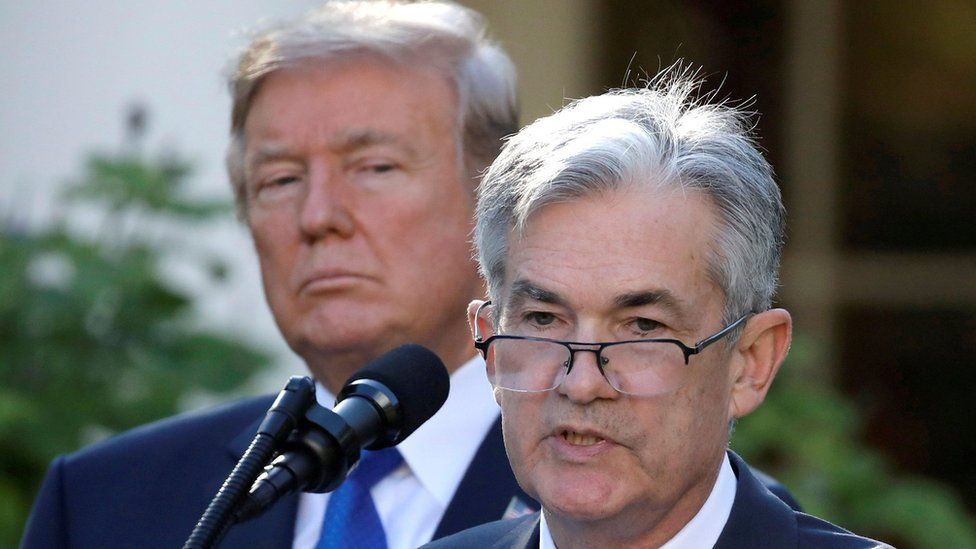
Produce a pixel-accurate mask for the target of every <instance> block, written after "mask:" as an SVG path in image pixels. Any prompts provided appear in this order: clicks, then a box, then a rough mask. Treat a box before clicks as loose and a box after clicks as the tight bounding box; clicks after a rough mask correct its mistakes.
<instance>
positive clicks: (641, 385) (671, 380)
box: [603, 341, 689, 396]
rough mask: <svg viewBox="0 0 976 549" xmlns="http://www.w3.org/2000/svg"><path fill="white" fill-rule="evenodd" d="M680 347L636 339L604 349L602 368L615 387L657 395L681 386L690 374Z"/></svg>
mask: <svg viewBox="0 0 976 549" xmlns="http://www.w3.org/2000/svg"><path fill="white" fill-rule="evenodd" d="M688 371H689V369H688V367H687V366H686V365H685V355H684V353H683V352H682V351H681V348H680V347H678V346H677V345H674V344H673V343H667V342H660V341H658V342H647V341H642V342H634V343H620V344H618V345H611V346H608V347H606V348H604V349H603V372H604V375H605V376H606V378H607V381H609V382H610V385H612V386H613V388H614V389H616V390H618V391H620V392H621V393H627V394H630V395H644V396H647V395H656V394H661V393H666V392H668V391H673V390H675V389H678V388H679V387H681V386H682V385H683V384H684V382H685V379H686V377H687V375H688Z"/></svg>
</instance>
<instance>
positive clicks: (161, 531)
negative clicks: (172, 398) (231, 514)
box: [21, 396, 272, 547]
mask: <svg viewBox="0 0 976 549" xmlns="http://www.w3.org/2000/svg"><path fill="white" fill-rule="evenodd" d="M271 402H272V397H271V396H265V397H256V398H249V399H245V400H241V401H237V402H233V403H230V404H226V405H222V406H218V407H215V408H213V409H210V410H207V411H203V412H192V413H187V414H181V415H179V416H174V417H171V418H167V419H164V420H160V421H157V422H154V423H150V424H148V425H144V426H142V427H137V428H135V429H132V430H130V431H127V432H125V433H122V434H120V435H117V436H114V437H112V438H109V439H107V440H104V441H102V442H99V443H96V444H93V445H91V446H89V447H86V448H83V449H81V450H79V451H77V452H74V453H72V454H69V455H66V456H61V457H58V458H56V459H55V460H54V461H53V462H52V463H51V466H50V467H49V468H48V472H47V475H46V477H45V479H44V482H43V483H42V485H41V489H40V492H39V495H38V497H37V499H36V500H35V502H34V508H33V510H32V512H31V516H30V518H29V519H28V523H27V527H26V529H25V532H24V537H23V539H22V540H21V544H22V547H66V546H68V541H69V540H70V545H71V546H72V547H125V546H129V547H133V546H146V545H145V543H146V540H157V537H158V539H159V540H160V545H159V546H163V543H166V542H169V544H170V546H173V545H177V546H178V545H180V544H181V543H182V542H183V541H184V540H185V539H186V535H188V534H189V531H190V530H192V528H193V525H194V524H195V523H196V519H197V518H198V517H199V515H200V514H201V513H202V512H203V509H205V508H206V504H207V503H208V502H209V500H210V498H211V497H212V496H213V494H215V493H216V490H217V489H218V488H219V487H220V483H221V482H222V481H223V479H224V477H225V476H226V475H227V473H228V472H229V471H230V469H231V468H232V467H233V465H234V463H235V462H236V457H235V456H234V451H233V448H234V447H235V446H236V445H237V444H238V441H237V440H236V439H237V438H238V437H240V436H241V435H246V433H245V430H247V428H248V426H249V425H251V424H252V423H255V422H256V421H257V420H258V419H260V418H261V417H262V416H263V413H264V411H265V410H267V408H268V407H269V406H270V404H271ZM241 438H242V441H241V443H242V444H244V445H245V446H246V444H247V442H249V438H248V439H247V440H243V439H244V438H247V437H246V436H245V437H241ZM162 540H165V541H162Z"/></svg>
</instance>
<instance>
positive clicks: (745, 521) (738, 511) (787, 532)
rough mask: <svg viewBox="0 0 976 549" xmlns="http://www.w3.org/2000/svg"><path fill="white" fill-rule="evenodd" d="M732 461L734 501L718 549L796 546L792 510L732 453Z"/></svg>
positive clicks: (794, 522) (730, 459)
mask: <svg viewBox="0 0 976 549" xmlns="http://www.w3.org/2000/svg"><path fill="white" fill-rule="evenodd" d="M729 462H730V463H731V464H732V469H733V470H734V471H735V474H736V476H737V477H738V481H737V483H736V489H735V501H734V502H733V503H732V512H731V513H730V514H729V519H728V521H726V523H725V528H724V529H723V530H722V535H721V536H719V538H718V542H716V543H715V548H716V549H738V548H743V549H745V548H752V547H796V545H797V536H798V533H797V524H796V515H795V514H794V512H793V510H792V509H790V508H789V507H788V506H787V505H786V504H785V503H783V502H782V501H781V500H780V499H779V498H777V497H776V496H775V495H773V494H772V492H770V491H769V490H767V489H766V487H765V486H763V485H762V484H761V483H760V482H759V481H758V480H756V478H755V477H754V476H753V475H752V472H751V471H750V470H749V466H748V465H746V463H745V462H744V461H742V458H740V457H739V456H737V455H736V454H735V453H734V452H732V451H729Z"/></svg>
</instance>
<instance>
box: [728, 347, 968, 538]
mask: <svg viewBox="0 0 976 549" xmlns="http://www.w3.org/2000/svg"><path fill="white" fill-rule="evenodd" d="M804 343H805V342H804V341H803V340H802V339H800V340H799V341H797V342H796V343H795V344H794V346H793V350H792V351H791V354H790V358H789V360H788V361H787V362H788V363H787V364H785V365H784V366H783V367H782V368H781V369H780V373H779V375H778V376H777V378H776V382H775V383H774V384H773V388H772V390H771V391H770V393H769V395H768V396H767V398H766V402H764V403H763V405H762V406H760V407H759V409H758V410H756V412H754V413H753V414H751V415H750V416H748V417H746V418H744V419H743V420H742V421H741V422H740V423H739V425H738V426H737V428H736V431H735V433H734V435H733V437H732V447H733V448H734V449H735V450H736V451H737V452H739V453H740V454H742V455H743V457H745V458H746V459H747V460H748V461H749V462H750V463H752V464H753V465H755V466H757V467H759V468H761V469H763V470H765V471H767V472H769V473H770V474H772V475H773V476H775V477H776V478H777V479H779V480H780V481H781V482H783V483H784V484H785V485H786V486H788V487H789V489H790V491H791V492H792V493H793V495H794V496H796V498H797V499H798V500H799V501H800V503H801V505H803V507H804V510H805V511H806V512H808V513H810V514H812V515H815V516H818V517H822V518H825V519H827V520H829V521H831V522H834V523H835V524H839V525H841V526H843V527H845V528H847V529H849V530H852V531H854V532H857V533H859V534H862V535H866V536H870V537H874V538H877V539H881V540H884V541H887V542H888V543H891V544H892V545H895V546H896V547H899V548H902V549H907V548H919V549H921V548H929V547H932V548H935V547H940V548H941V547H954V548H966V547H968V548H976V522H974V520H973V519H972V517H970V516H968V515H967V514H966V512H965V509H964V507H963V505H962V503H961V500H960V499H959V498H958V496H956V494H954V493H953V492H952V490H950V489H949V488H947V487H946V486H944V485H942V484H939V483H937V482H935V481H932V480H930V479H926V478H922V477H918V476H913V475H909V474H905V473H902V472H899V471H898V470H897V469H896V468H895V467H894V466H893V465H892V464H890V463H888V462H887V461H886V460H885V458H884V457H883V456H882V455H881V454H880V453H879V452H877V451H875V450H872V449H870V448H868V447H867V446H866V445H864V444H862V443H860V442H858V440H859V434H860V430H861V425H860V423H859V421H858V411H857V410H856V409H855V408H854V407H853V406H852V405H851V404H850V402H849V401H848V400H847V399H845V398H844V397H843V396H842V395H841V394H840V393H839V392H838V391H837V390H835V389H833V388H832V387H830V386H829V385H828V384H827V381H826V380H825V379H824V376H823V375H822V374H818V372H817V371H816V365H815V360H814V359H813V354H814V353H813V350H812V348H810V347H809V346H807V345H804Z"/></svg>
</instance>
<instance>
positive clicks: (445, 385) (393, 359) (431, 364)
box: [346, 343, 451, 440]
mask: <svg viewBox="0 0 976 549" xmlns="http://www.w3.org/2000/svg"><path fill="white" fill-rule="evenodd" d="M357 379H372V380H375V381H378V382H380V383H382V384H383V385H386V387H387V388H389V389H390V391H392V392H393V394H394V395H396V397H397V399H398V400H399V401H400V413H401V416H402V423H401V425H400V435H399V436H398V437H397V439H398V440H403V439H404V438H406V437H407V435H409V434H410V433H412V432H414V430H416V429H417V427H420V425H421V424H423V422H425V421H427V420H428V419H430V418H431V416H433V415H434V414H435V413H437V410H440V408H441V406H443V405H444V402H445V401H446V400H447V394H448V392H449V391H450V388H451V379H450V376H448V374H447V368H445V367H444V363H443V362H441V359H440V357H438V356H437V355H436V354H434V352H433V351H431V350H430V349H428V348H426V347H423V346H421V345H416V344H412V343H411V344H407V345H402V346H400V347H397V348H396V349H393V350H392V351H390V352H388V353H386V354H384V355H383V356H381V357H379V358H377V359H376V360H374V361H372V362H370V363H369V364H367V365H366V366H363V367H362V368H360V369H359V371H357V372H356V373H355V374H353V376H352V377H351V378H349V381H347V382H346V383H351V382H353V381H355V380H357Z"/></svg>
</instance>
